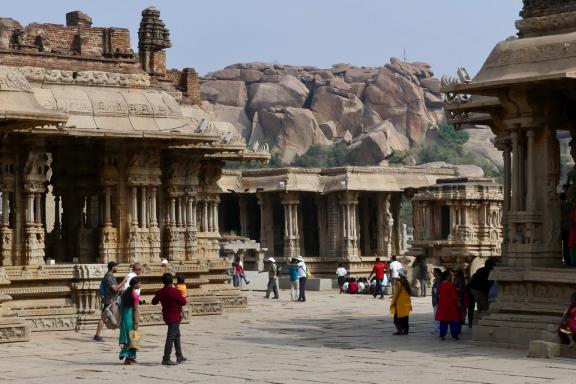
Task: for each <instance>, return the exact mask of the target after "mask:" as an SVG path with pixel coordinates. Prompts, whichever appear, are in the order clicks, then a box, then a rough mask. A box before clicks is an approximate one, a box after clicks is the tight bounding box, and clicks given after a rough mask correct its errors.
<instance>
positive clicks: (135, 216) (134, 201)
mask: <svg viewBox="0 0 576 384" xmlns="http://www.w3.org/2000/svg"><path fill="white" fill-rule="evenodd" d="M130 192H131V195H130V196H131V203H132V204H131V207H132V209H131V211H130V214H131V215H132V222H131V223H130V224H131V225H132V226H133V227H138V187H134V186H133V187H131V188H130Z"/></svg>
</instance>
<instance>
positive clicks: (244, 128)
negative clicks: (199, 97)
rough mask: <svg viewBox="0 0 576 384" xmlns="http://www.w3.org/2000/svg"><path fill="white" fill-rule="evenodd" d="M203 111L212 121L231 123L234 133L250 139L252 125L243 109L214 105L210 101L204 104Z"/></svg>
mask: <svg viewBox="0 0 576 384" xmlns="http://www.w3.org/2000/svg"><path fill="white" fill-rule="evenodd" d="M202 109H203V110H204V111H206V113H207V114H208V118H209V119H210V120H211V121H223V122H227V123H230V124H231V125H232V126H233V127H234V131H233V133H236V134H237V135H239V136H241V137H243V138H245V139H249V138H250V133H251V131H252V123H251V122H250V120H249V119H248V116H247V115H246V111H245V110H244V108H242V107H232V106H229V105H222V104H213V103H210V102H208V101H203V102H202Z"/></svg>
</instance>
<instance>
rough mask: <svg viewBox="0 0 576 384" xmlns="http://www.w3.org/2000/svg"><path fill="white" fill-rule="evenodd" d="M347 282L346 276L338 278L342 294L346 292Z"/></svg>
mask: <svg viewBox="0 0 576 384" xmlns="http://www.w3.org/2000/svg"><path fill="white" fill-rule="evenodd" d="M345 282H346V276H338V288H340V293H342V292H344V288H343V287H344V283H345Z"/></svg>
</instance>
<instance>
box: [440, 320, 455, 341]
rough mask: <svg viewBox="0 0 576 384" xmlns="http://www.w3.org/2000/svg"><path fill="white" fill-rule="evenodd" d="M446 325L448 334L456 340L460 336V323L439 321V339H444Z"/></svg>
mask: <svg viewBox="0 0 576 384" xmlns="http://www.w3.org/2000/svg"><path fill="white" fill-rule="evenodd" d="M448 325H450V334H451V335H452V337H454V338H456V337H458V335H459V334H460V323H459V322H458V321H441V322H440V337H445V336H446V334H447V333H448Z"/></svg>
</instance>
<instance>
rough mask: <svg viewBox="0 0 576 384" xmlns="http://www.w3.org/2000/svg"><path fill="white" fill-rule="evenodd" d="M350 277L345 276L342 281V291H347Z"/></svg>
mask: <svg viewBox="0 0 576 384" xmlns="http://www.w3.org/2000/svg"><path fill="white" fill-rule="evenodd" d="M351 280H352V279H351V278H349V277H347V278H346V281H344V284H342V289H343V290H344V293H348V288H349V287H350V281H351Z"/></svg>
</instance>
